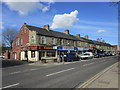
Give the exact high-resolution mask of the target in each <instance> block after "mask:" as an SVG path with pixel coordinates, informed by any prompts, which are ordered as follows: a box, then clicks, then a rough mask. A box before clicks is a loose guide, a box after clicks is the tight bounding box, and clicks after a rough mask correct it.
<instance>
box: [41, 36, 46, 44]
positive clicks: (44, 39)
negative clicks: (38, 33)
mask: <svg viewBox="0 0 120 90" xmlns="http://www.w3.org/2000/svg"><path fill="white" fill-rule="evenodd" d="M41 43H42V44H46V37H45V36H42V37H41Z"/></svg>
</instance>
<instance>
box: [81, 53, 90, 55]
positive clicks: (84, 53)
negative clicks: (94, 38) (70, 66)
mask: <svg viewBox="0 0 120 90" xmlns="http://www.w3.org/2000/svg"><path fill="white" fill-rule="evenodd" d="M82 55H90V54H88V53H84V54H82Z"/></svg>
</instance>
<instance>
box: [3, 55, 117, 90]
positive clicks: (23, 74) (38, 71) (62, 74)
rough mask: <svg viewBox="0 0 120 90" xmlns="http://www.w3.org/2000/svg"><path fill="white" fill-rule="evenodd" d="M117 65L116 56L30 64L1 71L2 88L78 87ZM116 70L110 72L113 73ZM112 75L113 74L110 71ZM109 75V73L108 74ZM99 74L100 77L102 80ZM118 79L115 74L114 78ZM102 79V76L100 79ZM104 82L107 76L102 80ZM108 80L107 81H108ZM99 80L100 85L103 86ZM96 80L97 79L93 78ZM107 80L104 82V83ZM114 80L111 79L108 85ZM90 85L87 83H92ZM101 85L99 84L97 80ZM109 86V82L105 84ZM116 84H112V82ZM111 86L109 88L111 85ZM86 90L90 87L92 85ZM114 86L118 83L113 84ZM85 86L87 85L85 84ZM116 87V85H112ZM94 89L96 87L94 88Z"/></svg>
mask: <svg viewBox="0 0 120 90" xmlns="http://www.w3.org/2000/svg"><path fill="white" fill-rule="evenodd" d="M116 62H118V57H117V56H111V57H103V58H95V59H88V60H82V61H76V62H65V63H64V64H63V63H54V65H53V64H40V63H31V64H24V65H19V66H14V67H7V68H2V87H3V88H69V89H71V88H77V87H79V86H81V85H83V84H84V83H86V82H87V81H88V80H89V81H92V82H91V83H93V81H95V79H94V80H90V79H91V78H92V77H95V76H96V75H97V76H99V73H101V72H102V73H103V71H104V70H105V71H104V73H105V72H108V71H109V70H110V69H109V70H108V69H106V68H108V67H112V66H111V65H113V64H115V63H116ZM111 69H112V68H111ZM114 70H115V72H116V69H113V71H114ZM112 73H113V72H112ZM109 74H110V71H109V73H108V74H107V75H109ZM102 75H104V74H100V76H99V78H100V77H101V78H102ZM112 76H113V77H114V80H116V79H117V75H116V76H114V74H113V75H111V78H112ZM103 77H105V76H103ZM105 78H106V79H107V76H106V77H105ZM108 79H109V78H108ZM103 80H105V79H104V78H102V81H101V82H102V83H105V81H104V82H103ZM96 81H97V79H96ZM106 81H107V80H106ZM112 81H113V80H110V83H111V82H112ZM91 83H90V84H91ZM99 83H100V81H99ZM106 83H107V84H108V82H106ZM113 83H115V81H113ZM113 83H111V84H112V85H114V84H113ZM90 84H89V85H88V88H91V87H90V86H92V85H93V84H91V85H90ZM116 84H117V82H116ZM86 85H87V84H86ZM112 87H116V88H117V86H112ZM94 88H97V87H95V86H94Z"/></svg>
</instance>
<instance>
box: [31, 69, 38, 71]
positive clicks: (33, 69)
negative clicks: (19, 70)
mask: <svg viewBox="0 0 120 90" xmlns="http://www.w3.org/2000/svg"><path fill="white" fill-rule="evenodd" d="M34 70H38V68H34V69H30V71H34Z"/></svg>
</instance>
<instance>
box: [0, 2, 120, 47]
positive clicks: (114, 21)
mask: <svg viewBox="0 0 120 90" xmlns="http://www.w3.org/2000/svg"><path fill="white" fill-rule="evenodd" d="M0 6H1V7H2V13H1V14H0V16H2V20H1V19H0V30H5V29H8V28H9V29H16V30H20V28H21V26H22V24H23V23H27V24H28V25H33V26H37V27H41V28H42V27H43V26H44V25H46V24H49V25H50V29H51V30H55V31H59V32H64V30H66V29H68V30H69V31H70V34H72V35H76V34H80V35H81V37H84V36H85V35H88V36H89V39H92V40H96V39H97V38H100V39H101V40H105V41H106V42H107V43H110V44H112V45H115V44H118V7H117V6H110V5H109V2H2V3H1V4H0Z"/></svg>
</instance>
